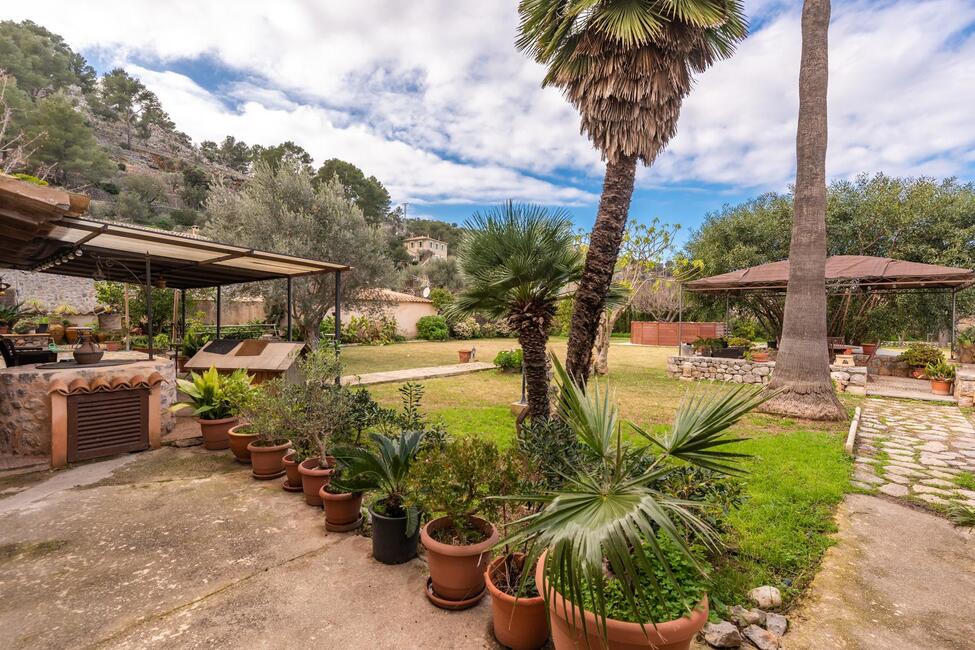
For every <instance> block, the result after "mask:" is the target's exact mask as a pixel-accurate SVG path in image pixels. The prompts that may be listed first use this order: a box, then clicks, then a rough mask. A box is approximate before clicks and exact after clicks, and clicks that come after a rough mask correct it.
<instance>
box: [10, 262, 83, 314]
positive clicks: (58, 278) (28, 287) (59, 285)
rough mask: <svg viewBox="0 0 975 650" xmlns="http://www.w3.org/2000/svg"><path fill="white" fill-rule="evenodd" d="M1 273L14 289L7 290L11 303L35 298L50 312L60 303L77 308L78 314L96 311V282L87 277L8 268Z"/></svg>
mask: <svg viewBox="0 0 975 650" xmlns="http://www.w3.org/2000/svg"><path fill="white" fill-rule="evenodd" d="M0 275H2V276H3V279H4V281H5V282H8V283H9V284H10V286H11V288H12V291H8V292H7V294H8V295H9V296H10V297H9V298H8V299H7V300H9V301H10V302H11V303H15V302H25V301H27V300H30V299H36V300H39V301H40V302H41V303H42V304H43V306H44V307H45V308H46V309H47V310H48V311H50V310H52V309H54V308H55V307H57V306H59V305H69V306H71V307H74V308H75V309H76V310H77V311H78V313H79V314H91V313H94V311H95V304H96V301H95V282H94V281H93V280H90V279H88V278H74V277H70V276H66V275H52V274H50V273H31V272H29V271H11V270H6V269H4V270H2V271H0Z"/></svg>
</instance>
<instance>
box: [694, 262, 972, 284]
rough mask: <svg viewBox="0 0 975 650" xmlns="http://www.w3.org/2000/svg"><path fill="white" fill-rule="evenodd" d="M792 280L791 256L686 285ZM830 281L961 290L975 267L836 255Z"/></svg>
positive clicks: (828, 264) (828, 275)
mask: <svg viewBox="0 0 975 650" xmlns="http://www.w3.org/2000/svg"><path fill="white" fill-rule="evenodd" d="M788 284H789V260H782V261H780V262H771V263H769V264H760V265H758V266H752V267H749V268H747V269H741V270H739V271H732V272H731V273H722V274H721V275H714V276H711V277H709V278H702V279H700V280H693V281H691V282H687V283H685V284H684V287H685V288H686V289H687V290H688V291H694V292H701V293H708V292H710V293H744V292H752V291H764V292H772V293H775V292H783V291H785V289H786V287H787V286H788ZM826 285H827V290H833V291H836V290H846V289H849V288H859V289H864V290H869V291H878V292H883V291H888V292H889V291H911V290H925V291H931V290H935V291H936V290H950V291H957V290H960V289H964V288H966V287H970V286H972V285H975V271H972V270H971V269H963V268H955V267H950V266H940V265H937V264H921V263H920V262H905V261H903V260H895V259H891V258H889V257H869V256H866V255H834V256H833V257H829V258H827V259H826Z"/></svg>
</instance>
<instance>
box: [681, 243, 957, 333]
mask: <svg viewBox="0 0 975 650" xmlns="http://www.w3.org/2000/svg"><path fill="white" fill-rule="evenodd" d="M788 285H789V260H782V261H779V262H771V263H769V264H760V265H758V266H752V267H749V268H746V269H741V270H738V271H732V272H730V273H722V274H721V275H714V276H711V277H708V278H701V279H699V280H693V281H691V282H687V283H685V284H684V285H683V286H682V287H681V290H682V291H683V289H685V288H686V289H687V290H688V291H691V292H694V293H703V294H711V295H724V296H733V295H738V296H740V295H743V294H765V295H774V294H783V293H785V291H786V289H787V288H788ZM973 285H975V271H973V270H972V269H963V268H956V267H951V266H941V265H938V264H922V263H920V262H907V261H904V260H895V259H891V258H889V257H869V256H866V255H834V256H832V257H829V258H827V259H826V292H827V294H840V293H846V292H849V291H858V292H863V293H947V294H950V295H951V344H952V349H954V341H955V326H956V323H957V318H956V313H955V297H956V294H957V293H958V292H959V291H961V290H963V289H967V288H968V287H971V286H973ZM681 304H683V301H681ZM682 316H683V315H681V319H682Z"/></svg>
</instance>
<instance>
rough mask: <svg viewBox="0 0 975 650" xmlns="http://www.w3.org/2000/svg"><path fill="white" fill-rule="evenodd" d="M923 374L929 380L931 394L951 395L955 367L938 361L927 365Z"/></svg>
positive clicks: (942, 360) (941, 360)
mask: <svg viewBox="0 0 975 650" xmlns="http://www.w3.org/2000/svg"><path fill="white" fill-rule="evenodd" d="M924 374H925V375H926V376H927V378H928V379H930V380H931V392H932V393H934V394H935V395H951V384H952V382H954V381H955V367H954V366H953V365H951V364H950V363H948V362H947V361H945V360H944V359H940V360H938V361H935V362H932V363H929V364H928V365H927V366H926V367H925V368H924Z"/></svg>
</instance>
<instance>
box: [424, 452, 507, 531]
mask: <svg viewBox="0 0 975 650" xmlns="http://www.w3.org/2000/svg"><path fill="white" fill-rule="evenodd" d="M514 482H515V477H514V472H513V467H512V464H511V462H510V459H509V458H508V457H507V456H505V455H503V454H501V453H500V452H499V451H498V447H497V445H495V444H494V443H493V442H490V441H487V440H484V439H482V438H479V437H476V436H471V435H467V436H457V437H451V438H450V439H449V440H447V442H446V443H445V444H443V445H437V446H433V447H428V448H427V449H425V450H424V451H423V452H422V453H421V454H420V455H419V456H418V457H417V459H416V463H415V466H414V468H413V471H412V473H411V475H410V492H411V493H412V494H413V496H414V498H415V500H416V502H417V504H418V505H419V506H420V507H421V509H422V510H423V512H424V513H425V514H426V515H427V516H428V517H430V518H431V519H433V518H435V517H438V516H441V515H442V516H445V517H448V518H450V520H451V527H450V530H449V534H450V536H451V538H453V539H456V540H458V542H459V543H460V544H473V543H476V542H479V541H481V540H482V539H483V533H482V532H481V531H480V530H479V529H477V528H475V527H473V526H471V525H470V518H471V517H473V516H474V515H479V516H480V517H482V518H484V519H487V520H489V521H492V520H495V518H496V516H497V515H498V513H499V511H500V508H501V502H500V501H497V500H492V499H491V497H493V496H496V495H498V494H504V493H506V492H507V488H508V486H510V485H512V484H513V483H514ZM445 532H448V531H445ZM445 541H446V540H445Z"/></svg>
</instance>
